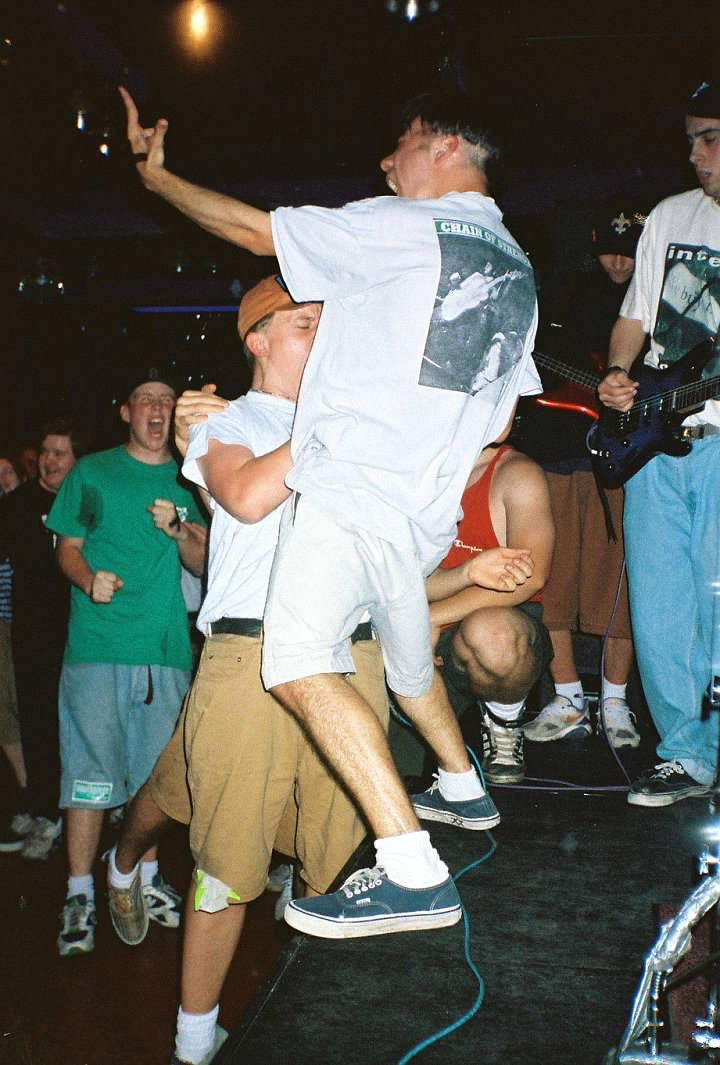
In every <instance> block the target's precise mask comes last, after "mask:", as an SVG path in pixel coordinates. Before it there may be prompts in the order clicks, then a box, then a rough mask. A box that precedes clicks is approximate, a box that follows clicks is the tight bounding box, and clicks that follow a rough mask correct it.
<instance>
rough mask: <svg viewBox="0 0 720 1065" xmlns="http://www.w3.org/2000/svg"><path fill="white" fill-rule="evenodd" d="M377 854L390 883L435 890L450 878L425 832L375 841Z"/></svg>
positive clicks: (409, 833) (386, 837)
mask: <svg viewBox="0 0 720 1065" xmlns="http://www.w3.org/2000/svg"><path fill="white" fill-rule="evenodd" d="M375 853H376V854H377V862H378V865H381V866H382V867H383V869H384V870H385V872H386V873H387V875H388V876H389V877H390V879H391V880H394V881H395V883H396V884H401V885H402V886H403V887H409V888H425V887H432V886H433V885H434V884H442V882H443V881H444V880H447V878H448V877H449V875H450V873H449V871H448V867H447V866H446V865H445V862H444V861H443V860H442V859H441V857H440V855H439V854H438V852H437V851H436V850H435V848H434V847H433V845H432V843H431V842H430V835H429V833H427V832H425V831H423V830H421V831H420V832H405V833H404V834H403V835H401V836H385V837H384V838H383V839H376V840H375Z"/></svg>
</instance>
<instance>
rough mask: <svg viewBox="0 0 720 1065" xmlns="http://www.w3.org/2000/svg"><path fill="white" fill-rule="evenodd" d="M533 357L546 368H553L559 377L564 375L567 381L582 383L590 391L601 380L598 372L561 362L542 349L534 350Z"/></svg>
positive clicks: (539, 364)
mask: <svg viewBox="0 0 720 1065" xmlns="http://www.w3.org/2000/svg"><path fill="white" fill-rule="evenodd" d="M533 359H534V360H535V362H536V363H537V365H538V366H542V367H543V369H544V370H552V372H553V373H556V374H557V375H558V377H564V378H565V380H566V381H574V382H575V384H576V385H582V387H583V388H587V389H589V391H590V392H594V391H595V389H596V388H597V386H598V382H599V381H600V378H599V377H598V375H597V374H594V373H590V371H588V370H578V369H576V368H575V367H574V366H568V364H567V363H565V362H561V361H560V359H556V358H555V357H554V356H552V355H544V354H543V353H542V352H541V351H534V352H533Z"/></svg>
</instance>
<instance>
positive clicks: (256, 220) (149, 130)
mask: <svg viewBox="0 0 720 1065" xmlns="http://www.w3.org/2000/svg"><path fill="white" fill-rule="evenodd" d="M119 91H120V95H121V97H122V99H123V103H124V104H125V110H126V112H127V135H128V140H129V142H130V148H131V151H132V154H133V158H134V159H135V163H136V168H137V171H138V174H139V175H140V179H141V180H142V182H143V184H144V185H145V188H146V189H148V190H149V191H150V192H154V193H156V194H157V195H158V196H160V197H162V199H164V200H167V202H168V203H170V204H172V206H173V207H176V208H177V209H178V211H182V213H183V214H184V215H187V217H188V218H191V219H192V220H193V222H197V224H198V225H199V226H202V228H203V229H206V230H207V231H208V232H209V233H213V234H214V235H215V236H216V237H221V238H222V239H223V240H227V241H229V242H230V243H231V244H238V245H239V246H240V247H241V248H245V249H246V250H247V251H250V252H252V253H253V254H254V255H274V254H275V245H274V243H273V237H272V229H271V227H270V215H269V214H268V212H267V211H260V210H259V209H258V208H257V207H251V206H250V204H247V203H243V202H242V201H241V200H236V199H234V198H233V197H232V196H225V195H223V194H222V193H220V192H213V191H212V190H211V189H204V188H202V187H201V186H200V185H193V184H192V182H190V181H185V179H184V178H181V177H178V176H177V175H176V174H172V173H170V171H169V170H167V169H166V168H165V134H166V133H167V128H168V123H167V119H165V118H159V119H158V121H157V122H156V123H155V125H154V126H151V127H146V128H144V127H143V126H141V125H140V119H139V116H138V110H137V107H136V105H135V101H134V100H133V98H132V96H131V95H130V93H129V92H128V91H127V89H125V88H123V87H122V86H119Z"/></svg>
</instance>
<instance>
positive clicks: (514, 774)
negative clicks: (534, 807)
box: [478, 703, 525, 784]
mask: <svg viewBox="0 0 720 1065" xmlns="http://www.w3.org/2000/svg"><path fill="white" fill-rule="evenodd" d="M478 708H479V710H480V716H481V725H480V727H481V730H482V744H483V760H482V771H483V775H484V777H485V779H486V780H487V781H488V783H489V784H519V783H520V781H521V780H523V779H524V777H525V758H524V753H523V752H524V740H525V737H524V735H523V730H522V728H521V727H520V725H519V724H518V722H517V721H501V720H500V719H499V718H497V717H494V716H493V714H492V713H491V712H490V710H489V709H488V708H487V706H485V704H484V703H478Z"/></svg>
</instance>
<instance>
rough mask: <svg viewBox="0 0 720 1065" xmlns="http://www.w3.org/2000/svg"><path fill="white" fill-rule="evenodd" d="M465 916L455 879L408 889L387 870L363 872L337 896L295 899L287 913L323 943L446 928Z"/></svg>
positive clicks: (289, 919) (378, 868) (295, 925)
mask: <svg viewBox="0 0 720 1065" xmlns="http://www.w3.org/2000/svg"><path fill="white" fill-rule="evenodd" d="M461 917H462V906H461V904H460V896H459V895H458V893H457V888H456V887H455V882H454V881H453V880H452V879H451V878H450V877H448V879H447V880H443V882H442V883H441V884H435V885H433V887H428V888H407V887H403V886H402V885H401V884H396V883H395V882H394V881H393V880H390V879H389V878H388V875H387V873H386V872H385V870H384V869H383V868H382V866H376V867H375V868H374V869H359V870H358V872H357V873H353V875H352V876H350V877H348V879H347V880H346V881H345V883H344V884H343V886H342V887H341V888H340V890H339V891H336V892H334V893H333V894H332V895H319V896H318V897H317V898H314V899H292V901H291V902H289V903H288V905H287V908H286V910H285V920H286V921H287V923H288V924H289V925H290V926H291V927H292V928H297V929H298V931H299V932H307V933H308V935H311V936H320V938H321V939H355V938H357V937H359V936H382V935H385V934H386V933H388V932H413V931H419V930H422V929H425V928H445V927H446V926H447V925H452V924H457V922H458V921H459V920H460V918H461Z"/></svg>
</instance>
